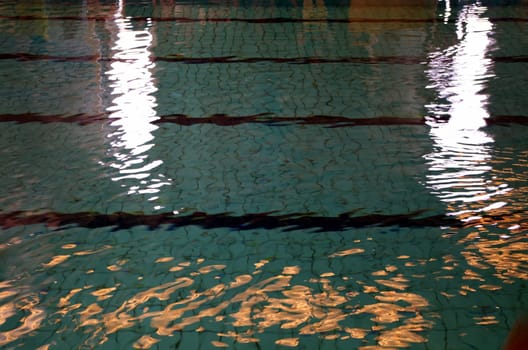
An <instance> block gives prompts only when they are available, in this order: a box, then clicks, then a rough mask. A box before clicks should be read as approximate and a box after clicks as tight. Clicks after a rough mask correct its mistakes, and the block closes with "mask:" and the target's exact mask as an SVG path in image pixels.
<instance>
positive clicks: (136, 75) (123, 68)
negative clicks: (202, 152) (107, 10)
mask: <svg viewBox="0 0 528 350" xmlns="http://www.w3.org/2000/svg"><path fill="white" fill-rule="evenodd" d="M122 13H123V0H120V1H119V5H118V8H117V10H116V13H115V15H114V20H113V21H112V24H111V25H112V28H111V29H110V30H111V32H112V33H114V35H113V47H112V64H111V69H110V70H109V71H108V72H106V74H107V75H108V79H109V81H110V88H111V95H112V106H111V107H109V108H107V111H109V112H111V116H110V117H111V118H112V119H115V121H114V122H112V125H113V126H118V129H117V131H116V132H114V133H112V134H110V135H108V136H109V138H110V140H111V142H110V145H111V146H112V149H111V152H112V156H113V157H114V159H115V161H114V162H113V163H112V164H110V166H111V167H113V168H116V169H118V170H119V176H116V177H114V178H112V180H113V181H123V184H122V186H123V187H128V194H135V193H139V194H155V193H158V192H159V191H160V188H161V187H163V186H165V185H170V183H171V180H170V179H168V178H166V177H165V176H163V174H157V176H156V175H155V174H152V172H153V171H154V170H155V169H156V168H157V167H159V166H160V165H161V164H163V161H162V160H160V159H152V158H151V157H149V153H148V151H149V150H150V149H151V148H152V147H153V146H154V142H153V141H154V136H153V135H152V132H153V131H155V130H156V129H157V128H158V127H157V126H156V125H154V124H153V123H152V122H153V121H155V120H157V119H158V117H157V115H156V110H155V108H156V106H157V103H156V98H155V96H154V93H155V92H156V91H157V88H156V85H155V82H154V76H153V70H154V68H155V63H154V62H153V61H152V60H151V59H150V56H151V52H150V48H151V46H152V44H153V36H152V34H151V32H150V29H151V27H152V23H151V21H150V20H148V19H147V21H146V23H145V24H142V25H141V26H142V27H144V28H142V29H141V28H137V25H136V27H133V25H132V22H131V21H130V20H129V19H128V18H126V17H124V16H123V15H122ZM130 181H132V185H130ZM125 183H127V185H125ZM156 199H157V196H155V197H151V198H149V200H156ZM162 208H163V207H162V206H159V205H158V206H156V207H154V209H162Z"/></svg>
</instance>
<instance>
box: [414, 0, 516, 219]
mask: <svg viewBox="0 0 528 350" xmlns="http://www.w3.org/2000/svg"><path fill="white" fill-rule="evenodd" d="M446 11H448V8H446ZM485 11H486V7H483V6H480V5H478V4H472V5H467V6H465V8H464V9H463V10H462V11H460V14H459V18H458V20H457V25H456V28H457V31H456V35H457V38H458V40H459V43H458V44H456V45H454V46H451V47H449V48H447V49H445V50H440V51H437V52H433V53H431V54H430V62H429V68H428V70H427V74H428V76H429V78H430V81H431V84H430V85H429V86H428V88H432V89H435V90H436V91H437V93H438V97H439V100H444V101H446V102H445V103H434V104H430V105H428V106H426V107H427V108H428V109H429V112H430V115H431V116H432V117H433V118H432V120H430V122H429V124H430V126H431V131H430V134H431V138H432V139H433V141H434V148H435V149H434V151H433V152H432V153H430V154H427V155H426V156H424V158H425V159H427V161H428V164H429V170H430V172H429V174H428V175H427V180H426V183H427V186H428V187H429V188H430V189H431V190H432V192H433V194H435V195H436V196H437V197H438V198H439V199H440V200H442V201H444V202H446V203H449V206H450V208H451V211H452V213H451V214H452V215H460V214H462V213H468V212H472V213H478V212H480V211H483V210H484V211H486V210H487V209H486V208H489V207H491V208H493V207H494V205H495V204H494V203H493V202H492V200H493V197H494V196H496V195H497V194H502V193H505V192H507V191H509V188H508V186H507V185H506V184H498V185H497V184H492V183H491V182H493V181H491V179H489V178H490V177H491V176H490V175H489V173H490V171H491V170H492V167H491V165H490V161H491V158H492V156H491V152H492V149H493V143H494V140H493V138H492V137H491V136H490V135H488V134H487V133H486V132H484V131H482V130H481V128H482V127H483V126H485V125H486V119H487V118H489V113H488V110H487V105H488V98H489V96H488V95H487V94H486V93H485V92H484V91H485V89H486V82H487V80H488V79H489V78H491V77H493V72H492V70H491V68H492V64H493V63H492V61H491V60H490V59H489V58H487V55H488V52H489V51H490V50H491V49H492V48H493V45H494V41H493V39H492V37H491V35H490V33H492V32H493V24H492V23H491V22H490V21H489V20H488V19H487V18H485V17H483V14H484V12H485ZM446 16H447V13H446ZM446 119H447V120H448V121H447V122H444V121H445V120H446ZM479 207H480V208H479Z"/></svg>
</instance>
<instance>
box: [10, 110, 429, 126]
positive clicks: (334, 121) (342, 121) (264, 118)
mask: <svg viewBox="0 0 528 350" xmlns="http://www.w3.org/2000/svg"><path fill="white" fill-rule="evenodd" d="M116 119H117V118H112V117H111V114H108V113H101V114H95V115H89V114H75V115H71V116H63V115H41V114H34V113H22V114H0V122H14V123H18V124H26V123H42V124H49V123H76V124H80V125H87V124H92V123H99V122H112V121H114V120H116ZM152 123H153V124H165V123H170V124H177V125H182V126H191V125H200V124H213V125H217V126H236V125H241V124H249V123H253V124H266V125H271V126H282V125H291V124H299V125H321V126H326V127H333V128H337V127H351V126H366V125H425V124H426V120H425V119H424V118H402V117H385V116H381V117H374V118H347V117H340V116H329V115H312V116H304V117H303V116H301V117H275V116H273V115H272V114H269V113H260V114H254V115H247V116H228V115H226V114H213V115H211V116H208V117H191V116H187V115H184V114H171V115H165V116H160V117H159V119H158V120H156V121H154V122H152Z"/></svg>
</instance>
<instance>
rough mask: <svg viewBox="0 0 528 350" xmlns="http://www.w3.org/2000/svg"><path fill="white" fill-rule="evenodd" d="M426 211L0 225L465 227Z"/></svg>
mask: <svg viewBox="0 0 528 350" xmlns="http://www.w3.org/2000/svg"><path fill="white" fill-rule="evenodd" d="M423 212H424V211H416V212H412V213H407V214H394V215H389V214H367V215H361V216H352V214H353V212H348V213H343V214H340V215H338V216H317V215H313V214H312V213H292V214H282V215H279V214H276V212H267V213H256V214H244V215H240V216H235V215H231V214H229V213H218V214H207V213H204V212H194V213H192V214H189V215H181V216H177V215H174V214H173V213H160V214H131V213H124V212H118V213H113V214H102V213H95V212H79V213H58V212H44V213H33V212H30V211H27V212H25V211H16V212H11V213H0V227H2V228H3V229H9V228H12V227H19V226H26V225H37V224H42V225H45V226H47V227H48V228H63V227H67V226H77V227H84V228H90V229H93V228H101V227H113V229H114V230H122V229H129V228H132V227H136V226H147V227H148V228H150V229H156V228H159V227H160V226H162V225H168V226H169V229H174V228H179V227H185V226H191V225H195V226H200V227H202V228H204V229H214V228H228V229H233V230H254V229H264V230H273V229H280V230H283V231H295V230H315V231H316V232H328V231H342V230H346V229H350V228H365V227H389V226H399V227H416V228H420V227H462V226H463V224H462V223H461V221H459V220H457V219H455V218H453V217H448V216H445V215H433V216H427V217H423V216H420V215H421V214H423Z"/></svg>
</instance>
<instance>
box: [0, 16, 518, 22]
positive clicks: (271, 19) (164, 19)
mask: <svg viewBox="0 0 528 350" xmlns="http://www.w3.org/2000/svg"><path fill="white" fill-rule="evenodd" d="M0 19H9V20H15V21H36V20H46V21H98V22H104V21H115V20H116V18H115V17H114V16H73V15H70V16H32V15H13V16H9V15H0ZM119 19H120V18H119ZM126 19H127V20H130V21H138V22H143V21H153V22H178V23H195V22H199V23H203V22H213V23H223V22H244V23H255V24H267V23H446V21H445V19H444V18H288V17H267V18H240V17H231V18H220V17H212V18H194V17H147V16H127V17H126ZM487 20H489V21H490V22H492V23H499V22H519V23H522V22H528V18H524V17H495V18H493V17H492V18H487ZM447 22H448V23H456V19H449V20H448V21H447Z"/></svg>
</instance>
